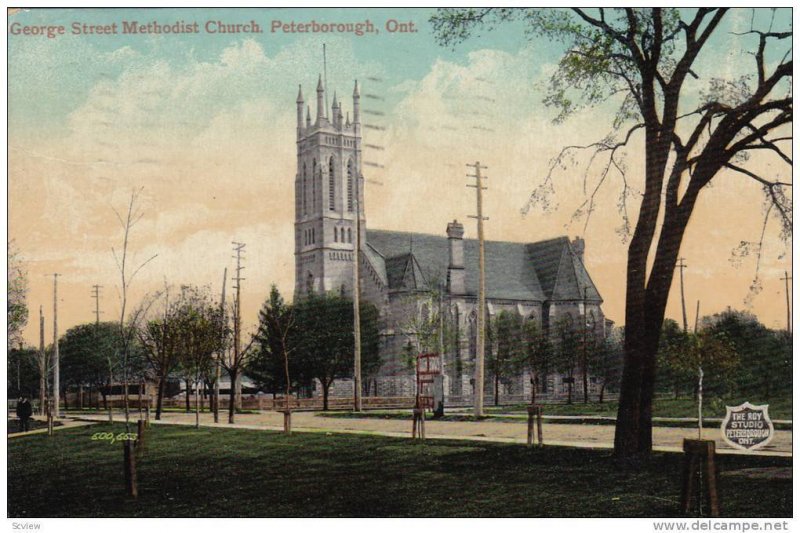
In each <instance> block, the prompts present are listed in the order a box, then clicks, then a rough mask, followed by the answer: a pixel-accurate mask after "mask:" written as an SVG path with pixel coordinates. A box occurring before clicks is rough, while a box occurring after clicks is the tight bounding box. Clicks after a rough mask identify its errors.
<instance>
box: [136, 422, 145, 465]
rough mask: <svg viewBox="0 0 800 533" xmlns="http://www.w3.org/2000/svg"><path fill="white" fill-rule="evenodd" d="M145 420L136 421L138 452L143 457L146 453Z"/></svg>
mask: <svg viewBox="0 0 800 533" xmlns="http://www.w3.org/2000/svg"><path fill="white" fill-rule="evenodd" d="M144 428H145V425H144V420H138V421H137V422H136V454H137V455H138V456H139V457H141V456H142V454H143V453H144Z"/></svg>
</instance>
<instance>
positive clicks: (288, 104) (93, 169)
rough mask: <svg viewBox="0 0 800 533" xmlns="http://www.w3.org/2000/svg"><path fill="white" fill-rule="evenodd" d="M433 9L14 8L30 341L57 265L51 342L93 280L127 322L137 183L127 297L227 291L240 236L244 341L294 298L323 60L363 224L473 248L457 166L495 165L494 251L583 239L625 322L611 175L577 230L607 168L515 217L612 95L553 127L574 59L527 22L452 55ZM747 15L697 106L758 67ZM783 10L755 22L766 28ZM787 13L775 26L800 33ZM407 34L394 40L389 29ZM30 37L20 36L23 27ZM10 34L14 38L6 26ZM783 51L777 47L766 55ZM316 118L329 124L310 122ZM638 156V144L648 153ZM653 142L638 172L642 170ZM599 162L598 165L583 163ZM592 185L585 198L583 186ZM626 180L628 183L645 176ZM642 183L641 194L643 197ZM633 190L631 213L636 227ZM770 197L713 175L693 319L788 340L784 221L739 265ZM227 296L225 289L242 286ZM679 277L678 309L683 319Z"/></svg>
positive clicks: (693, 265) (19, 191)
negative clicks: (300, 175)
mask: <svg viewBox="0 0 800 533" xmlns="http://www.w3.org/2000/svg"><path fill="white" fill-rule="evenodd" d="M432 13H433V11H430V10H423V9H85V10H71V9H48V10H30V11H23V12H18V13H15V14H12V15H9V18H8V23H9V30H10V31H12V34H11V35H9V41H8V79H9V87H8V91H9V94H8V101H9V106H8V108H9V112H8V121H9V128H8V144H9V146H8V172H9V175H8V210H9V213H8V218H9V238H10V239H13V240H14V241H15V243H16V246H17V248H18V249H19V251H20V255H21V256H22V258H23V260H24V261H25V265H26V268H27V271H28V280H29V287H30V289H29V294H28V304H29V308H30V312H31V315H30V320H29V325H28V327H27V328H26V330H25V333H24V337H25V340H26V342H29V343H31V344H38V309H39V306H40V305H41V306H43V307H44V313H45V317H46V323H47V327H46V336H47V338H48V339H52V327H51V323H52V308H53V273H54V272H58V273H59V274H60V277H59V278H58V284H59V286H58V297H59V304H58V305H59V317H58V320H59V330H60V332H61V333H63V331H65V330H66V329H67V328H69V327H71V326H74V325H77V324H80V323H84V322H88V321H92V320H94V301H93V300H92V296H91V294H92V286H93V285H101V286H102V289H101V301H100V307H101V310H102V312H103V315H102V316H101V319H104V320H115V319H118V317H119V307H120V305H119V303H120V299H119V291H118V287H119V274H118V271H117V268H116V265H115V260H114V256H113V253H112V248H114V249H117V250H119V248H120V246H121V243H122V228H121V227H120V225H119V223H118V221H117V220H116V216H115V214H114V211H115V210H117V211H124V210H125V209H126V206H127V202H128V200H129V197H130V193H131V191H132V190H133V189H139V188H141V189H142V193H141V197H140V203H139V207H140V208H141V210H142V212H143V213H144V215H143V218H142V219H141V220H140V221H139V223H138V224H137V225H136V226H135V227H134V229H133V231H132V233H131V239H130V245H129V250H130V252H131V253H132V256H133V260H132V264H134V265H138V264H139V263H141V262H143V261H145V260H147V259H148V258H150V257H153V256H155V259H153V260H152V261H151V262H150V263H148V264H147V265H146V266H145V267H143V268H142V270H141V271H140V272H139V274H137V277H136V278H135V280H134V282H133V283H132V286H131V297H132V300H133V301H134V303H136V302H137V301H138V300H140V299H141V298H142V296H143V295H144V294H146V293H147V292H149V291H154V290H158V289H160V288H161V287H163V286H164V284H165V283H167V284H171V285H176V286H177V285H181V284H195V285H208V286H209V287H210V289H211V290H212V291H214V292H219V290H220V288H221V284H222V277H223V269H224V268H226V267H227V268H228V270H229V272H230V270H231V269H232V267H233V259H232V245H231V241H240V242H244V243H246V244H247V248H246V253H245V263H244V264H245V266H246V270H245V274H244V275H245V277H246V280H245V281H243V297H242V306H243V318H244V321H245V324H246V327H249V328H252V327H253V326H254V324H255V322H256V320H257V311H258V309H259V308H260V306H261V305H262V303H263V302H264V300H265V299H266V297H267V295H268V292H269V288H270V285H271V284H272V283H275V284H277V286H278V288H279V289H280V290H281V292H282V293H283V294H284V295H285V296H286V297H287V298H291V294H292V291H293V287H294V279H293V276H294V274H293V272H294V257H293V220H294V201H293V189H294V188H293V183H294V175H295V172H296V168H295V166H296V159H295V99H296V96H297V91H298V85H302V87H303V90H304V93H305V95H306V100H307V101H309V100H311V99H312V98H311V97H313V93H314V88H315V87H316V82H317V79H318V76H319V75H320V73H321V72H322V71H323V59H322V48H323V43H324V44H325V47H326V51H327V87H328V92H329V96H330V97H331V98H332V96H333V93H334V92H336V93H337V95H338V97H339V99H340V100H341V101H342V102H343V107H344V110H345V112H347V111H350V110H352V100H351V98H350V95H351V94H352V89H353V83H354V80H356V79H358V80H359V84H360V86H361V94H362V109H363V111H362V112H363V114H364V117H365V119H364V122H367V117H368V118H369V120H370V121H371V124H372V125H373V126H375V127H376V128H378V129H376V128H365V129H364V139H363V142H364V143H365V144H369V145H372V146H373V147H377V148H368V149H365V152H364V161H365V162H366V163H367V165H365V166H364V169H363V171H364V174H365V178H366V179H367V190H366V192H365V194H366V206H365V209H366V216H367V224H368V227H370V228H375V229H391V230H404V231H419V232H426V233H436V234H444V231H445V227H446V224H447V222H448V221H451V220H453V219H458V220H461V221H463V222H465V225H466V236H467V237H474V235H475V228H474V221H473V220H471V219H468V218H467V216H468V215H470V214H472V213H473V211H474V209H475V205H474V204H475V199H474V190H473V189H468V188H466V187H465V185H466V181H467V178H466V176H465V174H466V173H467V169H466V164H467V163H471V162H474V161H476V160H479V161H481V163H482V164H485V165H487V166H488V167H489V168H488V170H487V171H486V173H487V175H488V176H489V179H488V187H489V189H488V190H487V191H486V195H485V212H486V213H487V214H488V216H489V217H490V220H489V221H488V222H487V224H486V235H487V238H488V239H491V240H509V241H519V242H532V241H537V240H542V239H547V238H551V237H555V236H559V235H569V236H570V237H574V236H578V235H581V236H583V237H584V238H585V240H586V263H587V267H588V269H589V271H590V273H591V275H592V277H593V279H594V282H595V284H596V285H597V287H598V289H599V291H600V293H601V295H602V296H603V297H604V299H605V304H604V310H605V312H606V314H607V316H608V317H609V318H611V319H612V320H615V321H616V322H617V323H618V324H621V323H622V322H623V317H624V299H625V298H624V286H625V276H624V271H625V254H626V242H625V240H624V238H621V236H620V235H619V232H618V231H617V230H618V229H619V227H620V225H621V219H620V216H619V212H618V209H617V204H618V202H619V193H620V183H621V181H620V179H619V176H613V175H612V176H611V177H610V179H609V180H608V182H607V183H606V184H605V185H604V186H603V188H601V189H600V192H599V193H598V196H597V206H598V207H597V209H596V210H595V212H594V213H593V214H592V219H591V222H590V223H589V224H588V225H586V226H585V227H584V218H582V217H580V216H579V217H574V216H573V214H574V213H575V210H576V209H578V208H579V207H580V205H581V204H582V203H583V201H584V200H585V199H586V191H591V190H592V189H593V187H594V185H596V183H597V180H598V178H599V176H600V171H601V170H602V165H601V164H599V163H598V162H594V163H592V164H591V165H589V160H588V158H586V157H578V158H577V159H576V160H575V161H574V162H572V163H570V164H568V165H565V167H564V168H559V169H557V171H556V173H555V174H554V189H555V193H554V196H553V203H552V206H553V207H554V209H551V210H548V211H542V210H541V209H537V208H534V209H531V210H529V211H527V213H524V211H525V209H524V208H525V207H526V205H527V200H528V198H529V196H530V194H531V192H532V191H533V190H534V189H535V188H536V187H537V186H538V185H539V184H540V183H541V182H542V180H543V179H544V177H545V176H546V174H547V172H548V169H549V167H550V161H551V160H552V159H553V158H554V157H555V156H556V155H557V154H558V153H559V150H560V149H561V148H562V147H564V146H568V145H577V144H582V143H589V142H594V141H597V140H599V139H602V138H603V137H605V136H606V135H607V134H608V133H609V131H610V130H611V121H612V117H613V112H614V110H615V102H614V101H613V100H609V101H607V102H604V103H601V104H599V105H597V106H595V107H593V108H588V109H584V110H581V111H579V112H577V113H575V114H574V115H573V116H571V117H569V118H568V119H567V120H565V121H563V122H560V123H554V118H555V117H556V111H555V110H554V109H551V108H549V107H547V106H546V105H544V103H543V99H544V96H545V92H546V88H547V82H548V79H549V77H550V75H551V74H552V73H553V72H554V71H555V69H556V65H557V61H558V59H559V57H560V55H561V54H562V53H563V50H564V49H563V45H562V44H561V43H558V42H556V41H551V40H544V39H541V38H537V37H531V38H528V37H527V36H526V34H525V32H524V27H523V26H522V25H521V24H519V23H511V24H508V25H504V26H502V27H500V28H498V29H496V30H494V31H484V32H481V34H480V35H479V36H476V37H473V38H470V39H468V40H467V41H465V42H464V43H462V44H460V45H458V46H456V47H455V48H454V49H449V48H444V47H441V46H439V45H438V44H437V43H436V42H435V40H434V38H433V34H432V30H431V27H430V24H429V22H428V19H429V17H430V15H431V14H432ZM751 14H752V11H751V10H744V9H742V10H734V11H733V12H731V13H730V14H729V15H727V16H726V19H725V21H724V23H723V26H722V27H721V28H720V31H718V34H719V35H718V37H715V38H714V39H713V40H712V41H711V42H710V44H709V46H708V47H707V49H706V50H705V51H704V53H703V54H701V56H700V57H699V58H698V60H697V65H696V67H697V68H696V69H695V70H696V71H697V73H699V79H698V80H695V81H692V83H693V85H690V86H689V90H687V97H686V104H687V105H690V104H691V103H696V101H697V99H698V98H699V96H700V94H701V90H702V87H703V86H704V84H707V83H708V82H709V80H711V79H713V78H738V77H739V76H741V75H744V74H747V73H751V72H752V71H753V68H752V65H753V64H754V62H753V57H752V55H751V54H750V53H749V50H751V49H752V46H753V41H752V40H748V39H747V37H739V36H736V35H734V32H740V31H746V30H747V29H748V28H749V26H750V23H751ZM771 16H772V12H771V11H769V10H760V11H758V12H757V13H756V16H755V21H756V23H757V24H767V23H768V21H769V19H770V17H771ZM789 17H790V15H789V12H788V11H779V12H777V13H776V15H775V19H774V21H773V24H774V27H775V28H785V27H787V26H789V25H790V23H791V21H790V20H789ZM367 19H368V20H370V21H371V22H372V23H373V24H374V26H375V27H376V28H377V29H378V33H376V34H366V35H363V36H355V35H352V34H314V33H282V32H280V31H278V32H271V31H270V30H271V28H272V27H273V21H281V22H282V23H287V24H288V23H291V22H296V23H301V22H311V21H316V22H318V23H325V22H335V23H347V22H361V21H365V20H367ZM390 20H396V21H398V22H400V23H404V24H407V23H413V24H414V28H415V30H416V31H415V32H406V33H400V32H397V33H390V32H389V31H387V26H386V23H387V21H390ZM121 21H138V22H139V23H140V24H147V23H149V22H153V21H156V22H158V23H161V24H174V23H176V22H184V23H186V24H191V23H193V22H197V23H198V26H199V28H200V33H199V34H180V35H122V34H117V35H72V34H70V32H71V30H72V24H73V23H77V24H79V25H84V24H85V25H87V26H91V25H108V24H112V23H117V24H118V26H121ZM208 21H211V22H212V24H214V23H215V21H221V22H223V23H226V24H236V23H240V24H246V23H249V22H250V21H255V22H256V23H257V24H259V25H260V26H261V28H262V30H263V33H250V34H245V33H239V34H219V33H217V34H208V33H205V32H204V27H205V24H206V23H207V22H208ZM15 23H16V24H18V25H17V26H14V27H13V28H12V25H14V24H15ZM42 25H45V26H47V25H49V26H58V25H63V26H64V27H65V34H64V35H56V36H54V38H47V37H46V36H41V35H24V34H19V35H14V34H13V31H16V29H19V28H21V27H23V26H37V27H41V26H42ZM15 28H16V29H15ZM779 59H780V57H777V56H776V54H774V53H770V54H769V55H768V61H771V62H773V64H774V62H775V61H778V60H779ZM311 103H312V113H316V110H315V109H313V102H311ZM637 143H639V144H637ZM641 149H642V146H641V143H640V141H636V140H635V141H634V143H633V145H632V147H631V149H630V150H629V154H628V157H627V160H626V161H627V163H626V164H627V168H628V170H629V173H630V175H636V173H637V171H640V170H641V165H642V161H641V156H640V154H641ZM748 165H750V166H751V168H755V169H757V170H759V171H760V172H762V173H763V174H764V175H766V176H768V177H770V178H773V179H775V178H781V179H782V180H783V181H790V180H791V173H790V170H789V169H788V167H786V165H782V164H781V163H779V162H777V161H776V160H775V159H774V158H769V157H763V156H761V155H759V156H758V157H753V158H751V160H750V161H748ZM587 166H588V170H587ZM584 180H586V183H585V184H584ZM634 181H635V179H634ZM634 188H635V184H634ZM636 200H637V198H636V197H632V198H630V199H629V200H628V203H629V208H631V211H632V214H634V215H635V211H636ZM763 209H764V207H763V202H762V200H761V192H760V190H759V187H758V186H757V185H755V184H754V183H753V182H752V181H750V180H748V179H746V178H743V177H741V176H738V175H735V174H731V173H721V174H720V175H719V176H718V177H717V178H715V179H714V181H713V182H712V184H711V188H710V189H709V190H708V191H704V192H703V194H702V195H701V199H700V201H699V205H698V207H697V210H696V212H695V213H694V215H693V217H692V221H691V224H690V227H689V230H688V232H687V235H686V238H685V241H684V244H683V247H682V249H681V255H682V256H683V257H685V258H686V264H687V265H688V266H687V268H686V270H685V272H684V274H685V283H686V299H687V302H688V304H687V307H688V308H689V309H688V311H689V313H688V314H689V318H690V321H693V319H694V315H695V305H696V302H697V301H698V300H699V301H700V313H701V315H705V314H710V313H714V312H719V311H721V310H724V309H725V308H726V307H728V306H730V307H733V308H737V309H748V310H749V311H751V312H754V313H756V314H757V315H758V316H759V318H760V319H761V320H762V321H763V322H764V323H765V324H767V325H768V326H770V327H776V328H777V327H785V316H786V307H785V300H784V296H783V282H782V281H780V278H781V277H782V276H783V273H784V270H789V271H791V249H790V248H789V247H788V246H787V245H786V244H785V243H783V242H782V241H781V240H780V239H779V238H778V232H779V228H778V226H777V224H776V223H775V221H774V220H772V221H770V222H769V224H768V225H767V228H766V231H765V242H764V247H763V253H762V259H761V264H760V266H759V273H760V276H761V279H762V290H761V291H760V292H759V293H758V294H755V295H753V294H751V292H750V290H749V288H750V285H751V282H752V279H753V276H754V274H755V271H756V261H755V257H754V256H752V255H751V256H747V257H744V258H738V259H737V258H736V257H734V255H733V254H732V252H733V250H735V249H736V248H737V247H739V245H740V243H741V242H742V241H757V240H758V239H759V235H760V233H761V224H762V220H763V214H764V211H763ZM228 286H230V280H229V285H228ZM677 291H678V286H677V276H676V284H675V286H674V287H673V292H672V293H671V297H670V301H669V305H668V310H667V314H668V316H670V317H672V318H675V319H678V320H680V316H681V308H680V297H679V292H677Z"/></svg>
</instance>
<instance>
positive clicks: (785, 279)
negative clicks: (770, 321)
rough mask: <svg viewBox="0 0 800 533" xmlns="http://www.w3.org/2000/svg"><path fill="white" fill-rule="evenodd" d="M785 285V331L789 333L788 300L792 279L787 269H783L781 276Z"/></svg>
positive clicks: (790, 329)
mask: <svg viewBox="0 0 800 533" xmlns="http://www.w3.org/2000/svg"><path fill="white" fill-rule="evenodd" d="M781 281H783V282H784V283H785V284H786V285H785V286H786V331H788V332H789V333H791V332H792V308H791V303H790V300H789V282H790V281H792V276H790V275H789V273H788V272H787V271H785V270H784V271H783V277H782V278H781Z"/></svg>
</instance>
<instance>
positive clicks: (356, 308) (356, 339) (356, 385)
mask: <svg viewBox="0 0 800 533" xmlns="http://www.w3.org/2000/svg"><path fill="white" fill-rule="evenodd" d="M356 168H359V167H358V166H356ZM360 180H361V177H360V176H356V178H355V204H356V241H355V246H354V247H353V410H354V411H356V412H360V411H361V407H362V406H361V276H360V272H359V265H360V264H361V263H360V261H361V259H360V257H359V256H360V254H359V252H360V251H361V250H360V249H361V201H360V199H361V198H360V197H359V194H361V192H360V187H359V183H358V182H359V181H360ZM287 401H288V400H287ZM287 405H288V404H287Z"/></svg>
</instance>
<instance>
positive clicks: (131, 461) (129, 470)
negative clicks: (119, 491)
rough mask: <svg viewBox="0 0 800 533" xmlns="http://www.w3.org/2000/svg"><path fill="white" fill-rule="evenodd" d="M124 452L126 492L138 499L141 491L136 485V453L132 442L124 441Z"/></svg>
mask: <svg viewBox="0 0 800 533" xmlns="http://www.w3.org/2000/svg"><path fill="white" fill-rule="evenodd" d="M122 450H123V454H124V457H125V492H126V493H127V495H128V496H130V497H132V498H136V497H138V496H139V489H138V486H137V483H136V453H135V452H134V450H133V446H132V441H130V440H126V441H124V442H123V445H122Z"/></svg>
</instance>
